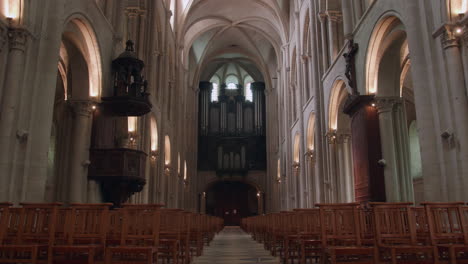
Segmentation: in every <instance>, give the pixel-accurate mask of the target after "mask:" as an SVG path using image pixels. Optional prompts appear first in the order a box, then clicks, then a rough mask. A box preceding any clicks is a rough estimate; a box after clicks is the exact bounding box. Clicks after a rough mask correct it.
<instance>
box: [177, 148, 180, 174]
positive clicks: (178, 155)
mask: <svg viewBox="0 0 468 264" xmlns="http://www.w3.org/2000/svg"><path fill="white" fill-rule="evenodd" d="M177 174H179V175H180V153H179V154H177Z"/></svg>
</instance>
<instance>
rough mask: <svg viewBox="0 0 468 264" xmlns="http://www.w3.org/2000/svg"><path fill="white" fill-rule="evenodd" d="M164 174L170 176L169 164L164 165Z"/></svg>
mask: <svg viewBox="0 0 468 264" xmlns="http://www.w3.org/2000/svg"><path fill="white" fill-rule="evenodd" d="M164 173H165V174H166V175H170V174H171V165H170V164H165V165H164Z"/></svg>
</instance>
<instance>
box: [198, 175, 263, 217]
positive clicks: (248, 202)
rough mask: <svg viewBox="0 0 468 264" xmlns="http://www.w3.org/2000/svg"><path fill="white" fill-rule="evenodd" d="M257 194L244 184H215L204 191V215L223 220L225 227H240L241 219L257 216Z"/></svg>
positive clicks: (248, 185)
mask: <svg viewBox="0 0 468 264" xmlns="http://www.w3.org/2000/svg"><path fill="white" fill-rule="evenodd" d="M257 193H258V190H257V189H256V188H255V187H253V186H252V185H250V184H247V183H244V182H235V181H219V182H216V183H214V184H213V185H212V186H211V187H209V188H208V189H207V190H206V213H207V214H210V215H214V216H218V217H221V218H223V219H224V224H225V225H227V226H230V225H233V226H237V225H240V220H241V219H242V218H245V217H249V216H253V215H258V214H259V202H258V200H259V197H258V196H257Z"/></svg>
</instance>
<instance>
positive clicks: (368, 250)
mask: <svg viewBox="0 0 468 264" xmlns="http://www.w3.org/2000/svg"><path fill="white" fill-rule="evenodd" d="M374 250H375V248H374V247H356V246H331V247H327V248H326V249H325V252H327V253H331V252H333V253H336V254H343V253H345V252H350V253H351V254H370V255H372V254H373V253H374Z"/></svg>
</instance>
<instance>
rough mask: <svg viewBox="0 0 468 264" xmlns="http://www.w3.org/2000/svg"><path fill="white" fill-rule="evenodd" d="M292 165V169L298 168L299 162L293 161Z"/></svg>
mask: <svg viewBox="0 0 468 264" xmlns="http://www.w3.org/2000/svg"><path fill="white" fill-rule="evenodd" d="M292 167H293V169H294V170H296V171H297V170H299V168H300V164H299V162H297V161H295V162H293V165H292Z"/></svg>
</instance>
